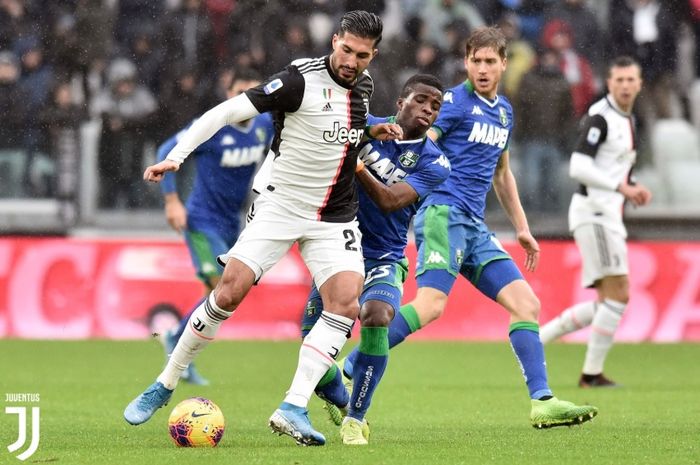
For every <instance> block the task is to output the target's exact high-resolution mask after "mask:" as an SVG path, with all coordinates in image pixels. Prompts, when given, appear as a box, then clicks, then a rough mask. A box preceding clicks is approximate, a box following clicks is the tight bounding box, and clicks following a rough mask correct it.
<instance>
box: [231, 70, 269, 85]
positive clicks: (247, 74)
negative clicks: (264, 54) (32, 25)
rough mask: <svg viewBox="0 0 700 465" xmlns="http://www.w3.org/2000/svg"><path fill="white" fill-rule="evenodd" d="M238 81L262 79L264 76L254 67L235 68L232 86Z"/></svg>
mask: <svg viewBox="0 0 700 465" xmlns="http://www.w3.org/2000/svg"><path fill="white" fill-rule="evenodd" d="M236 81H262V76H261V75H260V73H258V72H257V71H256V70H254V69H253V68H235V69H234V71H233V79H231V87H232V86H233V84H235V82H236Z"/></svg>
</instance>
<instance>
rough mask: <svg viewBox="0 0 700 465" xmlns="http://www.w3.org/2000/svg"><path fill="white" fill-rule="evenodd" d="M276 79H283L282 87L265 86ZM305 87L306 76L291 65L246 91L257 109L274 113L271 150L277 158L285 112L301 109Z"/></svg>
mask: <svg viewBox="0 0 700 465" xmlns="http://www.w3.org/2000/svg"><path fill="white" fill-rule="evenodd" d="M275 79H279V80H281V81H282V87H279V88H278V89H276V90H274V91H272V92H269V91H266V90H265V87H266V86H267V85H268V84H270V83H271V82H273V81H274V80H275ZM305 88H306V81H305V80H304V76H302V74H301V73H300V72H299V69H298V68H297V67H296V66H295V65H289V66H287V67H286V68H285V69H284V70H282V71H280V72H279V73H277V74H273V75H272V76H271V77H270V78H268V79H267V80H266V81H265V82H264V83H263V84H260V85H259V86H257V87H253V88H252V89H248V90H246V91H245V94H246V95H247V96H248V98H249V99H250V101H251V102H252V103H253V106H254V107H255V109H256V110H258V111H259V112H260V113H265V112H266V111H269V112H270V114H271V115H272V123H273V125H274V128H275V136H274V137H273V138H272V144H271V145H270V150H272V152H273V153H274V154H275V158H276V157H278V156H279V154H280V143H281V142H282V137H281V136H282V129H283V128H284V118H285V114H286V113H293V112H295V111H297V110H298V109H299V107H300V106H301V102H302V100H303V99H304V89H305Z"/></svg>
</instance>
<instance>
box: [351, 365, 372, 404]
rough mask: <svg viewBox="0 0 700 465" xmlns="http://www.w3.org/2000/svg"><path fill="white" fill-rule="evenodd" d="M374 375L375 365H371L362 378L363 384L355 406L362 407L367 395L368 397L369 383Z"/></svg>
mask: <svg viewBox="0 0 700 465" xmlns="http://www.w3.org/2000/svg"><path fill="white" fill-rule="evenodd" d="M373 376H374V366H373V365H369V366H368V367H367V371H365V378H364V379H363V380H362V386H360V393H359V394H358V395H357V401H355V408H357V409H361V408H362V404H363V403H364V400H365V397H367V391H368V390H369V384H370V383H371V382H372V377H373Z"/></svg>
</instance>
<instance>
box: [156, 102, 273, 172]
mask: <svg viewBox="0 0 700 465" xmlns="http://www.w3.org/2000/svg"><path fill="white" fill-rule="evenodd" d="M259 114H260V113H259V112H258V110H256V108H255V106H253V103H252V102H251V101H250V99H249V98H248V96H247V95H246V94H240V95H237V96H235V97H233V98H231V99H229V100H226V101H225V102H222V103H220V104H218V105H217V106H215V107H214V108H212V109H211V110H209V111H207V112H206V113H204V114H203V115H202V116H201V117H200V118H199V119H197V121H195V122H194V123H192V126H190V127H189V128H188V129H187V131H185V133H184V134H183V135H182V136H181V137H180V140H179V141H178V142H177V145H176V146H175V147H174V148H173V149H172V150H171V151H170V153H169V154H168V156H167V158H166V160H172V161H174V162H177V163H182V162H183V161H185V159H186V158H187V156H188V155H189V154H190V153H192V152H193V151H194V150H195V149H196V148H197V147H199V146H200V145H201V144H202V143H204V142H206V141H207V140H209V139H210V138H211V136H213V135H214V134H215V133H216V132H217V131H218V130H219V129H221V128H223V127H224V126H226V125H228V124H234V123H239V122H241V121H245V120H247V119H250V118H252V117H254V116H257V115H259Z"/></svg>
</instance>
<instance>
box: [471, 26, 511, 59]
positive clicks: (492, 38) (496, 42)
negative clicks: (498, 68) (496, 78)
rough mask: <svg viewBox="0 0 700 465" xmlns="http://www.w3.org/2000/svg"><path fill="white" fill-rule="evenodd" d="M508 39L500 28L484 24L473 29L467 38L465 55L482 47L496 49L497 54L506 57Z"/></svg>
mask: <svg viewBox="0 0 700 465" xmlns="http://www.w3.org/2000/svg"><path fill="white" fill-rule="evenodd" d="M507 45H508V41H507V40H506V36H505V35H503V32H501V29H500V28H498V27H496V26H484V27H479V28H476V29H474V31H472V33H471V34H469V38H468V39H467V47H466V56H467V57H468V56H469V55H471V54H472V53H475V52H476V51H477V50H479V49H482V48H492V49H494V50H496V52H497V53H498V56H500V57H501V58H505V57H506V52H507V51H506V48H507Z"/></svg>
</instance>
